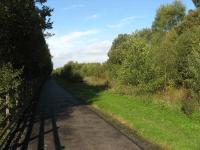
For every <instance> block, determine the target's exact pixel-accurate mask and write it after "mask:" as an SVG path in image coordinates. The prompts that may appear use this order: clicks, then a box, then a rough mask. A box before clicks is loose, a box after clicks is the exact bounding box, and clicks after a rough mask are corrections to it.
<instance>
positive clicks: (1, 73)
mask: <svg viewBox="0 0 200 150" xmlns="http://www.w3.org/2000/svg"><path fill="white" fill-rule="evenodd" d="M21 74H22V70H16V69H14V68H13V67H12V65H11V64H8V65H4V66H3V67H2V68H0V95H1V96H2V95H3V96H5V94H6V93H11V92H16V91H17V90H18V88H19V86H20V85H21V83H22V79H21V77H20V75H21Z"/></svg>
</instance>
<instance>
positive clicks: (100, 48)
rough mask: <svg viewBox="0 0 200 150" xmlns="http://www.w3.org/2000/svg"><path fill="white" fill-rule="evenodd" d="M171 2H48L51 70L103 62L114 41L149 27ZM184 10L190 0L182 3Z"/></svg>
mask: <svg viewBox="0 0 200 150" xmlns="http://www.w3.org/2000/svg"><path fill="white" fill-rule="evenodd" d="M171 2H173V0H154V1H150V0H137V1H136V0H59V1H58V0H48V6H50V7H51V8H54V12H53V14H52V21H53V22H54V25H53V27H54V28H53V29H52V32H53V33H55V36H54V37H51V38H49V39H47V43H48V44H49V48H50V51H51V54H52V55H53V62H54V67H55V68H57V67H60V66H63V65H64V64H65V63H67V62H68V61H71V60H73V61H78V62H103V61H105V60H107V52H108V51H109V49H110V46H111V44H112V41H113V39H114V38H115V37H116V36H117V35H118V34H121V33H132V32H134V31H135V30H137V29H142V28H146V27H151V24H152V22H153V19H154V17H155V14H156V10H157V9H158V8H159V6H160V5H162V4H167V3H171ZM182 2H183V3H184V4H185V6H186V8H187V10H189V9H193V8H194V6H193V3H192V1H191V0H182Z"/></svg>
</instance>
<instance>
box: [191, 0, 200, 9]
mask: <svg viewBox="0 0 200 150" xmlns="http://www.w3.org/2000/svg"><path fill="white" fill-rule="evenodd" d="M192 2H193V3H194V5H195V6H196V7H200V0H192Z"/></svg>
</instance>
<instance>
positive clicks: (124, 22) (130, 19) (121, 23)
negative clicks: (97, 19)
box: [108, 16, 144, 29]
mask: <svg viewBox="0 0 200 150" xmlns="http://www.w3.org/2000/svg"><path fill="white" fill-rule="evenodd" d="M143 18H144V17H141V16H131V17H126V18H123V19H121V20H120V21H119V22H118V23H116V24H111V25H108V27H109V28H112V29H116V28H122V27H124V26H127V25H130V24H131V23H133V22H134V21H136V20H139V19H143Z"/></svg>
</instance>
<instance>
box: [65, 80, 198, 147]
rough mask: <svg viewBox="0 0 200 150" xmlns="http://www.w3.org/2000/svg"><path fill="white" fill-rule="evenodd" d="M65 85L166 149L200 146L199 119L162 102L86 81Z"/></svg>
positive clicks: (76, 94)
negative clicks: (126, 94)
mask: <svg viewBox="0 0 200 150" xmlns="http://www.w3.org/2000/svg"><path fill="white" fill-rule="evenodd" d="M65 87H66V88H67V90H69V91H70V92H71V93H72V94H73V95H74V96H76V97H78V98H80V99H82V100H84V101H86V102H90V103H91V104H92V105H94V106H95V107H98V108H99V109H100V110H102V111H103V112H104V113H107V114H109V115H110V116H115V117H117V118H120V119H119V120H121V121H124V122H126V123H127V124H128V126H129V127H131V128H133V129H134V130H136V131H137V134H138V135H140V136H142V137H144V138H145V139H147V140H149V141H151V142H153V143H156V144H159V145H161V146H162V147H163V148H165V149H175V150H199V149H200V122H198V121H197V120H195V119H191V118H189V117H188V116H187V115H185V114H183V113H182V112H181V111H179V110H173V109H171V108H168V107H167V106H165V105H161V104H160V103H144V100H140V98H139V97H134V96H122V95H118V94H114V93H113V92H111V91H104V90H98V87H95V86H88V85H86V84H83V83H82V84H70V85H68V86H65ZM147 101H148V98H147ZM151 101H152V100H151Z"/></svg>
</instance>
